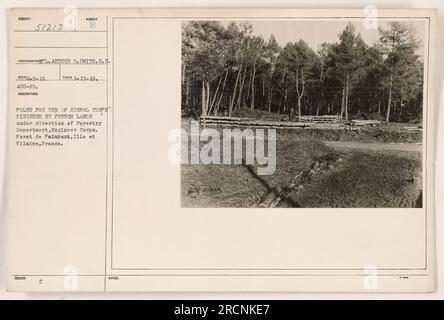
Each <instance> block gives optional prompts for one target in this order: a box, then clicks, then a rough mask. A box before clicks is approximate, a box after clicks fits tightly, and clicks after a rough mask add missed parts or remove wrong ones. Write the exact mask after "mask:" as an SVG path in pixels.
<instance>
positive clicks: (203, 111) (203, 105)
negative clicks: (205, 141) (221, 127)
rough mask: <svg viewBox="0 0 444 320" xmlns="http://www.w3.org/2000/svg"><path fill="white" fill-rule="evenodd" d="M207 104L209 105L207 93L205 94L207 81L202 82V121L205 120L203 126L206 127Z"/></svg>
mask: <svg viewBox="0 0 444 320" xmlns="http://www.w3.org/2000/svg"><path fill="white" fill-rule="evenodd" d="M206 103H207V98H206V92H205V81H204V80H202V115H201V117H202V119H203V125H204V126H205V116H206V115H207V110H206Z"/></svg>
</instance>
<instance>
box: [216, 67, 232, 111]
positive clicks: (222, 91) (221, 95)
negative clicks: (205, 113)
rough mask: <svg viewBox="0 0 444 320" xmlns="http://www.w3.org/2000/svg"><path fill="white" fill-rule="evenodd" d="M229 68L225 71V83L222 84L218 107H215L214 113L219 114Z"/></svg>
mask: <svg viewBox="0 0 444 320" xmlns="http://www.w3.org/2000/svg"><path fill="white" fill-rule="evenodd" d="M228 70H229V68H227V71H225V78H224V83H223V85H222V90H221V92H220V96H219V100H218V101H217V104H216V107H215V108H214V115H217V112H218V111H219V106H220V102H221V100H222V97H223V96H224V90H225V84H226V83H227V77H228Z"/></svg>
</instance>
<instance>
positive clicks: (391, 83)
mask: <svg viewBox="0 0 444 320" xmlns="http://www.w3.org/2000/svg"><path fill="white" fill-rule="evenodd" d="M392 91H393V73H391V74H390V83H389V97H388V104H387V117H386V119H385V121H386V122H389V121H390V108H391V104H392Z"/></svg>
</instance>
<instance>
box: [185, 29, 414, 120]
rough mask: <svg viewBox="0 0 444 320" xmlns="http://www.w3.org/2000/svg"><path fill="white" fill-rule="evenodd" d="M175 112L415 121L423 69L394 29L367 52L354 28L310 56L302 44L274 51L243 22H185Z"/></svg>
mask: <svg viewBox="0 0 444 320" xmlns="http://www.w3.org/2000/svg"><path fill="white" fill-rule="evenodd" d="M182 32H183V34H182V109H183V110H184V112H186V113H192V114H194V115H195V116H200V117H205V116H208V115H227V116H231V115H233V112H235V110H236V109H238V108H250V109H253V110H254V109H260V110H266V111H269V112H273V113H278V114H285V115H286V116H287V115H288V117H289V118H290V119H292V120H293V119H297V118H298V117H301V116H302V115H324V114H328V115H333V114H334V115H339V116H341V117H342V118H343V119H345V120H348V119H349V118H350V117H351V116H353V117H357V118H365V117H380V118H381V119H382V118H383V119H385V120H386V121H405V120H412V119H419V118H420V117H421V109H422V91H423V90H422V89H423V88H422V85H423V78H422V77H423V63H422V61H421V59H420V57H419V56H418V55H417V54H416V51H417V48H418V46H419V42H418V40H417V39H416V38H415V30H414V29H413V28H412V27H411V26H409V25H406V24H403V23H399V22H392V23H390V25H389V27H388V28H386V29H380V30H379V36H380V37H379V40H378V41H377V42H376V43H375V44H374V45H371V46H369V45H368V44H366V43H365V42H364V41H363V40H362V38H361V35H360V34H359V33H357V32H356V30H355V27H354V25H353V24H351V23H350V24H348V25H347V26H346V28H345V29H344V30H343V31H342V32H341V33H340V34H339V37H338V40H337V41H336V42H334V43H322V44H321V45H320V46H319V48H317V50H316V51H315V50H313V49H312V48H310V46H309V45H308V44H307V43H306V42H305V41H304V40H303V39H300V40H298V41H295V42H289V43H287V44H285V45H284V46H280V45H279V44H278V43H277V41H276V39H275V38H274V36H273V35H271V36H270V38H269V39H267V40H265V39H264V38H263V37H262V36H259V35H256V34H254V32H253V28H252V25H251V24H249V23H247V22H241V23H234V22H233V23H231V24H229V25H222V24H221V23H219V22H217V21H191V22H187V23H185V24H184V26H183V28H182Z"/></svg>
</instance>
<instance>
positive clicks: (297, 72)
mask: <svg viewBox="0 0 444 320" xmlns="http://www.w3.org/2000/svg"><path fill="white" fill-rule="evenodd" d="M304 82H305V81H304V70H303V69H302V70H301V85H302V88H301V90H299V70H296V92H297V94H298V121H301V119H302V106H301V100H302V96H303V95H304V89H305V84H304Z"/></svg>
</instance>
